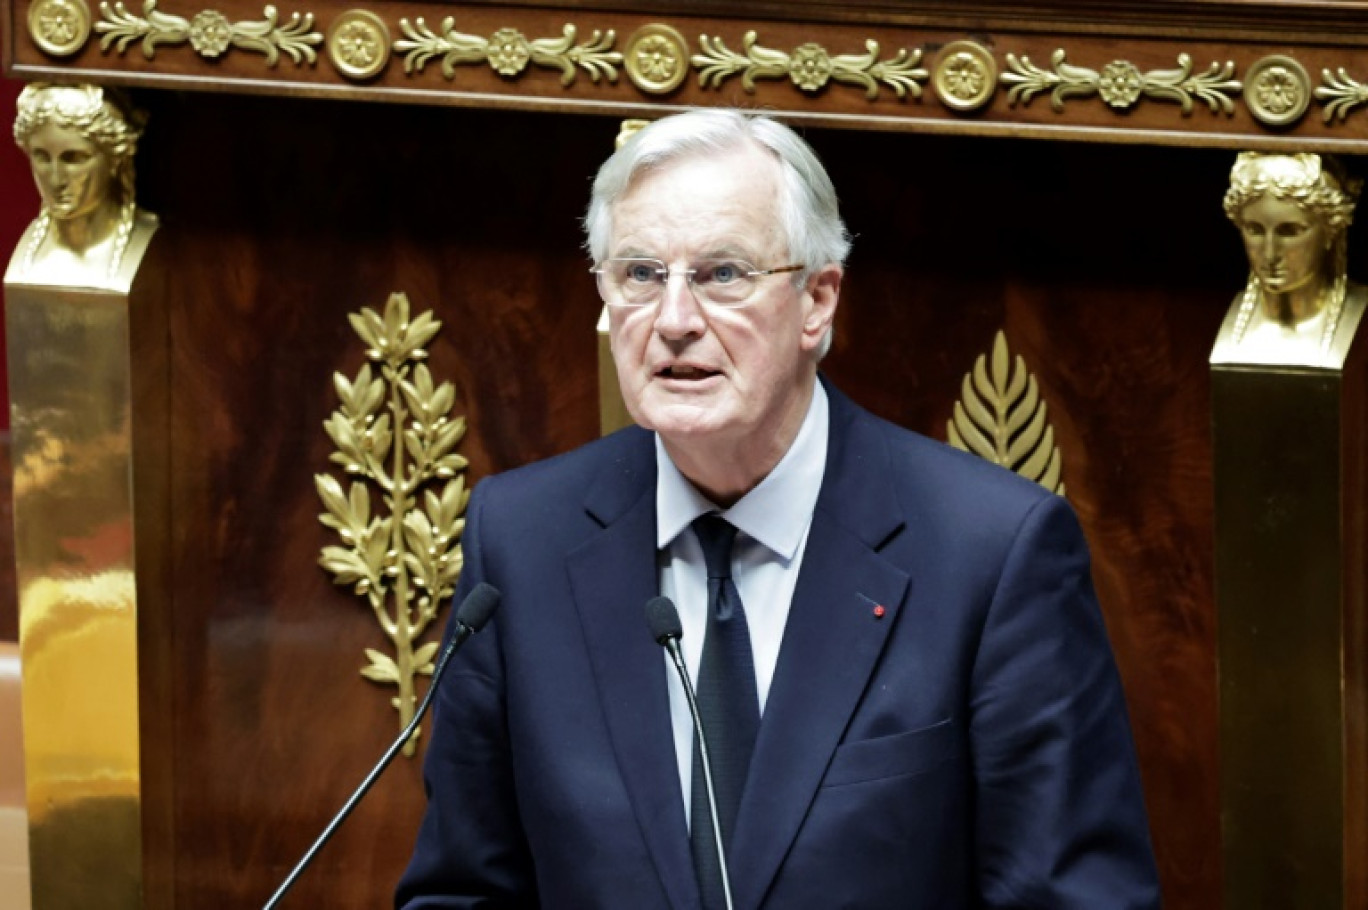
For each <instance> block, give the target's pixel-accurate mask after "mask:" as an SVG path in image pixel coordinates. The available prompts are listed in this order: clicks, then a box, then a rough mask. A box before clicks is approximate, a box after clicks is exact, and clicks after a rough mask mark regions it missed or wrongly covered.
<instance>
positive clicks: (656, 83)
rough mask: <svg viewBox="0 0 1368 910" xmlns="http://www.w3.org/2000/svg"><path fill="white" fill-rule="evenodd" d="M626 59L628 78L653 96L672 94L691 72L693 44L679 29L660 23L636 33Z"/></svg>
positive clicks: (640, 29)
mask: <svg viewBox="0 0 1368 910" xmlns="http://www.w3.org/2000/svg"><path fill="white" fill-rule="evenodd" d="M622 58H623V60H622V62H623V67H624V68H625V69H626V70H627V78H629V79H631V80H632V84H633V85H635V86H636V87H637V88H639V89H641V90H642V91H643V92H646V93H647V94H649V95H668V94H669V93H670V92H672V91H674V90H675V89H677V88H679V87H680V86H681V85H683V84H684V80H685V79H686V78H688V75H689V43H688V42H687V41H685V40H684V36H683V35H681V34H680V33H679V32H678V30H676V29H673V28H671V27H670V26H668V25H665V24H663V23H660V22H652V23H651V24H649V25H643V26H642V27H641V28H639V29H637V30H636V31H635V32H633V33H632V37H630V38H628V39H627V47H626V50H624V51H623V55H622Z"/></svg>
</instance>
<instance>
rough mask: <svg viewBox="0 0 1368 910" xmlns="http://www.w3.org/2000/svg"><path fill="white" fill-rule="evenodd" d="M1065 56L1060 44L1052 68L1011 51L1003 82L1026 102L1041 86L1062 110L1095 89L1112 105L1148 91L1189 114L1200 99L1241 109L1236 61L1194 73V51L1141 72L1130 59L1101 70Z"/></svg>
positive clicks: (1229, 110)
mask: <svg viewBox="0 0 1368 910" xmlns="http://www.w3.org/2000/svg"><path fill="white" fill-rule="evenodd" d="M1065 56H1066V54H1065V51H1064V49H1063V48H1060V49H1059V50H1056V51H1055V52H1054V53H1053V54H1051V55H1050V68H1049V69H1042V68H1040V67H1038V66H1036V65H1035V64H1034V63H1032V62H1031V60H1030V58H1029V57H1026V56H1025V55H1022V56H1020V57H1018V56H1017V55H1016V54H1008V55H1007V69H1008V70H1009V71H1008V72H1005V73H1003V74H1002V81H1003V83H1005V84H1006V85H1009V86H1011V88H1010V89H1009V90H1008V92H1007V101H1008V103H1009V104H1011V105H1013V106H1015V105H1016V104H1017V102H1021V103H1022V104H1023V105H1026V104H1029V103H1030V102H1031V99H1032V98H1033V97H1035V96H1036V95H1038V94H1040V93H1041V92H1049V93H1050V106H1051V107H1053V108H1054V109H1055V110H1056V111H1062V110H1064V102H1065V101H1066V100H1067V99H1069V98H1091V97H1093V96H1095V95H1096V96H1100V97H1101V98H1102V100H1103V101H1104V102H1106V104H1107V105H1108V106H1110V107H1113V108H1116V109H1117V110H1128V109H1130V108H1132V107H1134V106H1135V105H1136V103H1137V102H1139V101H1140V99H1141V98H1142V97H1143V98H1148V99H1150V100H1152V101H1172V102H1176V103H1177V104H1179V105H1180V106H1181V107H1182V111H1183V114H1184V115H1185V116H1186V115H1187V114H1190V113H1192V108H1193V102H1194V101H1203V102H1205V103H1206V105H1207V107H1209V108H1210V109H1211V112H1212V113H1213V114H1214V113H1220V112H1224V113H1225V114H1227V115H1230V114H1233V113H1234V112H1235V102H1234V101H1233V100H1232V96H1234V95H1238V94H1239V93H1240V91H1241V89H1242V86H1241V83H1240V81H1239V80H1237V79H1234V78H1232V77H1233V76H1234V74H1235V64H1234V63H1233V62H1231V61H1226V62H1225V63H1212V64H1211V66H1209V67H1207V69H1206V71H1205V72H1203V73H1199V74H1196V75H1194V74H1193V70H1192V57H1191V56H1189V55H1188V54H1179V55H1178V68H1177V69H1172V70H1151V71H1149V72H1141V70H1140V68H1139V67H1137V66H1136V65H1135V64H1133V63H1131V62H1129V61H1127V60H1113V61H1112V62H1111V63H1108V64H1107V65H1106V66H1104V67H1103V68H1102V69H1101V70H1100V71H1099V70H1094V69H1088V68H1087V67H1083V66H1074V65H1073V64H1070V63H1065V62H1064V58H1065Z"/></svg>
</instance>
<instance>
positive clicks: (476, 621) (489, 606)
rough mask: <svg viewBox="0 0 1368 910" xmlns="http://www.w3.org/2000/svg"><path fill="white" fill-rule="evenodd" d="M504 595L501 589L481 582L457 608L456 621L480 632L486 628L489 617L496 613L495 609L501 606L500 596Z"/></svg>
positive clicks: (473, 630)
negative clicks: (500, 591)
mask: <svg viewBox="0 0 1368 910" xmlns="http://www.w3.org/2000/svg"><path fill="white" fill-rule="evenodd" d="M502 596H503V595H502V594H500V593H499V589H498V588H496V587H494V586H493V585H491V584H488V583H486V582H483V581H482V582H480V583H479V584H478V585H476V586H475V590H473V591H471V592H470V593H469V594H467V595H466V599H465V600H463V601H461V605H460V606H459V607H457V608H456V621H457V622H458V623H461V624H462V625H464V626H466V627H468V628H469V629H470V631H472V632H478V631H480V630H481V629H483V628H484V624H485V623H487V622H489V617H491V616H493V615H494V611H495V610H496V609H498V607H499V598H501V597H502Z"/></svg>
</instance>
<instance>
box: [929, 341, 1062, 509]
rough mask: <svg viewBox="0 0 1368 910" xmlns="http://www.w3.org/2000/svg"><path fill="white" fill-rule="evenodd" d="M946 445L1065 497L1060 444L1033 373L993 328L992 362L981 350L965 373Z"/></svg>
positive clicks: (947, 427)
mask: <svg viewBox="0 0 1368 910" xmlns="http://www.w3.org/2000/svg"><path fill="white" fill-rule="evenodd" d="M946 433H947V436H948V437H949V442H950V445H952V446H954V447H955V448H957V449H961V450H963V451H965V452H970V453H973V454H975V455H978V456H979V457H981V458H984V459H987V460H988V461H991V462H993V463H994V464H999V465H1002V466H1003V467H1005V468H1009V469H1011V470H1013V471H1015V472H1016V473H1018V474H1020V475H1021V476H1023V477H1025V478H1026V479H1028V480H1033V481H1035V482H1036V483H1038V484H1040V485H1041V486H1043V487H1045V488H1046V489H1047V490H1050V491H1051V492H1054V493H1058V494H1059V495H1060V496H1063V495H1064V482H1063V481H1062V480H1061V479H1060V468H1061V464H1060V456H1059V447H1058V446H1056V445H1055V442H1054V428H1053V427H1052V426H1050V423H1049V420H1048V415H1047V408H1046V405H1045V402H1044V401H1043V400H1041V397H1040V388H1039V386H1038V385H1037V384H1036V380H1035V377H1034V376H1032V375H1031V374H1030V372H1029V371H1028V370H1027V369H1026V362H1025V361H1024V360H1023V359H1022V358H1021V356H1020V355H1017V357H1016V359H1015V361H1013V359H1012V356H1011V353H1010V351H1008V349H1007V339H1006V336H1004V335H1003V333H1002V332H998V333H997V335H996V337H994V339H993V350H992V353H991V360H990V359H989V356H987V355H983V354H980V355H979V357H978V360H977V361H975V363H974V368H973V370H971V371H970V372H968V373H966V374H965V375H964V380H963V382H962V383H961V396H960V400H959V401H957V402H955V409H954V415H953V416H952V417H951V419H950V421H949V422H948V424H947V426H946Z"/></svg>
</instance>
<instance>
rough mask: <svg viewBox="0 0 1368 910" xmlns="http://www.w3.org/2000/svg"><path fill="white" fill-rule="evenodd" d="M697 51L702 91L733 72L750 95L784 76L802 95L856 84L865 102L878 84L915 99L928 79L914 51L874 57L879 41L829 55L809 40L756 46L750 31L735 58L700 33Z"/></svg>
mask: <svg viewBox="0 0 1368 910" xmlns="http://www.w3.org/2000/svg"><path fill="white" fill-rule="evenodd" d="M698 42H699V45H700V46H701V47H702V49H703V50H702V53H699V54H695V55H694V56H693V60H692V62H693V65H694V67H695V68H696V69H697V70H698V84H699V86H700V87H702V88H705V89H706V88H721V87H722V83H723V82H725V81H726V80H728V79H730V78H731V77H732V76H734V75H736V74H737V73H740V74H741V87H742V88H743V89H745V90H746V91H747V92H749V93H751V94H754V92H755V80H757V79H782V78H784V77H785V76H787V77H788V78H789V80H790V81H792V82H793V84H794V85H795V86H797V87H798V88H799V89H800V90H802V91H804V92H808V93H812V92H817V91H820V90H821V89H823V88H825V87H826V85H827V83H828V82H840V83H844V84H846V85H856V86H861V87H863V88H864V90H865V98H867V99H868V100H870V101H874V100H876V99H877V98H878V97H879V85H880V83H882V84H884V85H887V86H888V87H890V88H892V89H893V91H894V92H896V93H897V95H898V97H899V98H900V99H903V98H906V97H907V96H908V95H911V96H912V97H913V98H920V97H921V93H922V83H924V82H926V81H927V79H929V78H930V74H929V73H928V71H927V70H925V69H923V68H922V67H921V66H920V64H921V58H922V52H921V51H920V50H916V51H912V52H908V51H907V50H906V49H905V48H903V49H899V51H898V52H897V54H895V55H894V56H893V58H892V59H890V60H880V59H879V43H878V42H877V41H874V40H872V39H871V40H866V41H865V53H863V54H836V55H832V54H829V53H828V52H827V50H826V48H824V47H822V46H821V45H820V44H817V43H815V42H812V41H809V42H807V43H806V44H802V45H799V46H798V47H796V48H794V50H793V51H792V53H788V52H785V51H781V50H775V49H774V48H768V47H764V46H762V45H760V44H759V43H758V42H759V35H758V33H757V32H755V31H754V30H752V31H748V32H746V34H745V35H743V36H742V38H741V50H742V51H743V52H744V53H741V54H738V53H736V52H735V51H733V50H732V49H731V48H729V47H728V46H727V44H726V42H725V41H723V40H722V39H721V38H714V37H710V36H708V35H700V36H699V39H698Z"/></svg>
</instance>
